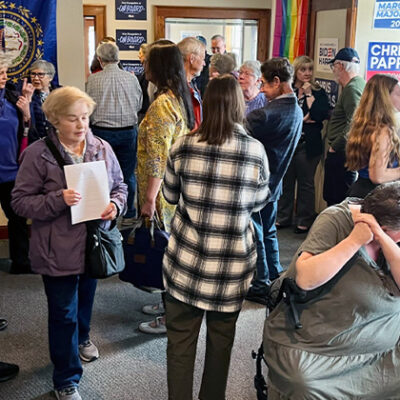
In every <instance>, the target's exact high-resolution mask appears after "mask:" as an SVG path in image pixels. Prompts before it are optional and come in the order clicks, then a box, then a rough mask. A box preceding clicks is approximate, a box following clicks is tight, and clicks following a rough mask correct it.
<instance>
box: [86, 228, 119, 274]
mask: <svg viewBox="0 0 400 400" xmlns="http://www.w3.org/2000/svg"><path fill="white" fill-rule="evenodd" d="M86 230H87V237H86V267H85V273H86V275H88V276H90V277H91V278H95V279H104V278H108V277H110V276H112V275H115V274H118V273H119V272H121V271H123V269H124V268H125V260H124V250H123V248H122V236H121V232H120V231H119V230H118V228H117V225H116V222H115V220H114V221H112V222H111V226H110V229H109V230H106V229H103V228H101V227H100V225H99V223H98V222H97V221H88V222H86Z"/></svg>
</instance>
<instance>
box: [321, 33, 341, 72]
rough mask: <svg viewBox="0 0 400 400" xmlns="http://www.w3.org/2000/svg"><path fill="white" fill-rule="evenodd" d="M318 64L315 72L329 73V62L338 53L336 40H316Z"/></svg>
mask: <svg viewBox="0 0 400 400" xmlns="http://www.w3.org/2000/svg"><path fill="white" fill-rule="evenodd" d="M317 51H318V53H317V54H318V62H317V71H319V72H331V68H330V66H329V62H330V61H331V60H332V59H333V58H335V56H336V53H337V52H338V39H337V38H335V39H321V38H319V39H318V47H317Z"/></svg>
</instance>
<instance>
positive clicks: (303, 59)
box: [293, 56, 321, 90]
mask: <svg viewBox="0 0 400 400" xmlns="http://www.w3.org/2000/svg"><path fill="white" fill-rule="evenodd" d="M306 65H310V66H311V67H312V69H313V75H312V78H311V82H310V83H311V88H312V89H313V90H320V89H321V88H320V86H319V85H318V83H317V82H315V80H314V61H313V60H312V58H310V57H308V56H298V57H296V58H295V59H294V60H293V68H294V75H293V86H294V85H295V83H296V80H297V72H298V70H299V69H300V68H303V67H305V66H306Z"/></svg>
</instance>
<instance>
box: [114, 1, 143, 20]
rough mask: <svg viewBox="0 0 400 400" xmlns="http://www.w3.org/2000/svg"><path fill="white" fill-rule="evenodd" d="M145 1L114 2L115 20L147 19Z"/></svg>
mask: <svg viewBox="0 0 400 400" xmlns="http://www.w3.org/2000/svg"><path fill="white" fill-rule="evenodd" d="M146 14H147V6H146V0H135V1H133V0H115V19H136V20H146V19H147V15H146Z"/></svg>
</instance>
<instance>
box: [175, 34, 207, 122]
mask: <svg viewBox="0 0 400 400" xmlns="http://www.w3.org/2000/svg"><path fill="white" fill-rule="evenodd" d="M178 48H179V50H180V52H181V54H182V57H183V66H184V68H185V72H186V80H187V83H188V86H189V90H190V95H191V98H192V104H193V112H194V118H195V126H194V128H193V129H197V128H198V127H199V126H200V123H201V120H202V114H203V113H202V104H201V95H200V92H199V90H198V89H197V87H196V85H195V83H194V81H193V79H194V78H196V77H198V76H200V74H201V71H202V70H203V67H204V65H205V61H204V60H205V57H206V46H205V45H204V43H203V42H202V41H200V40H198V39H196V38H194V37H187V38H185V39H183V40H181V41H180V42H179V43H178Z"/></svg>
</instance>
